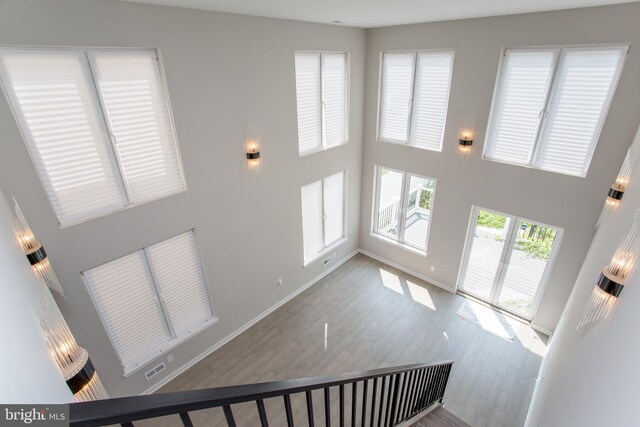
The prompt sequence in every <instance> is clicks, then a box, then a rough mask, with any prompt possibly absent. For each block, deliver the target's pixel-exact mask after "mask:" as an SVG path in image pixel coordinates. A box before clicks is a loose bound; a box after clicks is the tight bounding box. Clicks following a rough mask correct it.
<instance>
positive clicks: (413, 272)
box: [359, 249, 456, 294]
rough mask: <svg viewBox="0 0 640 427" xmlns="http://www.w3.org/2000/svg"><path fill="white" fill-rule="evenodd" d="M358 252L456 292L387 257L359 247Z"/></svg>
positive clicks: (454, 291)
mask: <svg viewBox="0 0 640 427" xmlns="http://www.w3.org/2000/svg"><path fill="white" fill-rule="evenodd" d="M359 252H360V253H361V254H363V255H366V256H368V257H369V258H373V259H375V260H378V261H380V262H381V263H384V264H387V265H388V266H390V267H393V268H397V269H398V270H400V271H404V272H405V273H407V274H410V275H412V276H415V277H417V278H418V279H421V280H424V281H425V282H428V283H431V284H432V285H435V286H437V287H439V288H442V289H444V290H445V291H449V292H451V293H452V294H454V293H456V290H455V288H452V287H451V286H447V285H445V284H444V283H441V282H438V281H437V280H434V279H432V278H430V277H427V276H425V275H424V274H420V273H416V272H415V271H413V270H410V269H408V268H407V267H404V266H402V265H400V264H396V263H395V262H393V261H389V260H388V259H386V258H383V257H381V256H380V255H376V254H373V253H371V252H367V251H365V250H364V249H360V250H359Z"/></svg>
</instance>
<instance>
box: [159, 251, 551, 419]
mask: <svg viewBox="0 0 640 427" xmlns="http://www.w3.org/2000/svg"><path fill="white" fill-rule="evenodd" d="M464 301H465V300H464V298H463V297H461V296H459V295H455V294H452V293H450V292H447V291H445V290H442V289H440V288H438V287H436V286H433V285H430V284H428V283H426V282H423V281H421V280H419V279H416V278H414V277H412V276H409V275H407V274H405V273H403V272H400V271H399V270H396V269H394V268H392V267H389V266H387V265H385V264H382V263H380V262H378V261H376V260H373V259H371V258H369V257H367V256H364V255H362V254H358V255H356V256H354V257H353V258H352V259H350V260H349V261H347V262H346V263H345V264H344V265H342V266H341V267H339V268H338V269H336V270H335V271H333V272H332V273H330V274H329V275H327V276H326V277H325V278H324V279H322V280H321V281H320V282H318V283H316V284H315V285H314V286H312V287H310V288H309V289H307V290H306V291H304V292H303V293H301V294H300V295H299V296H297V297H296V298H294V299H293V300H291V301H290V302H288V303H287V304H285V305H284V306H282V307H281V308H279V309H278V310H276V311H275V312H273V313H272V314H270V315H269V316H267V317H266V318H265V319H263V320H261V321H260V322H258V323H257V324H256V325H254V326H253V327H251V328H250V329H248V330H247V331H246V332H244V333H243V334H241V335H240V336H238V337H237V338H235V339H234V340H232V341H231V342H229V343H228V344H226V345H225V346H223V347H222V348H220V349H219V350H217V351H216V352H214V353H212V354H210V355H209V356H207V357H206V358H205V359H203V360H202V361H200V362H199V363H197V364H196V365H195V366H193V367H192V368H191V369H189V370H188V371H186V372H185V373H183V374H182V375H180V376H179V377H177V378H176V379H174V380H173V381H171V382H170V383H169V384H167V385H166V386H164V387H163V388H162V389H161V390H159V392H169V391H179V390H193V389H199V388H207V387H218V386H225V385H234V384H246V383H255V382H263V381H272V380H282V379H292V378H300V377H310V376H316V375H326V374H334V373H343V372H351V371H360V370H366V369H373V368H380V367H386V366H394V365H402V364H410V363H416V362H431V361H438V360H445V359H451V360H454V361H455V364H454V366H453V370H452V374H451V378H450V380H449V385H448V387H447V391H446V394H445V398H444V402H445V405H446V409H447V410H449V411H450V412H451V413H453V414H455V415H456V416H458V417H460V418H461V419H462V420H464V421H466V422H467V423H469V424H470V425H472V426H474V427H484V426H492V427H499V426H508V427H515V426H521V425H523V424H524V420H525V417H526V413H527V408H528V406H529V401H530V399H531V394H532V392H533V387H534V385H535V379H536V376H537V373H538V370H539V367H540V363H541V360H542V355H543V354H544V351H545V346H546V342H547V337H546V336H545V335H542V334H540V333H537V332H535V331H533V330H532V329H531V328H530V327H529V326H526V325H522V326H521V327H520V328H519V329H518V332H517V334H516V337H515V338H514V339H513V341H509V340H505V339H503V338H500V337H498V336H495V335H493V334H491V333H489V332H486V331H484V330H483V329H482V328H481V327H480V326H479V325H477V324H475V323H472V322H470V321H467V320H463V319H461V318H460V317H458V316H457V315H456V312H457V310H458V308H459V307H460V305H461V304H463V302H464ZM325 328H326V330H327V339H326V340H325ZM321 402H322V401H321V400H319V401H318V404H317V405H315V406H316V409H317V410H319V411H320V412H321V409H322V406H321V405H322V403H321ZM273 405H276V403H272V406H273ZM277 405H280V402H277ZM303 405H304V404H303V400H300V401H299V402H298V405H296V400H295V399H294V406H296V407H297V408H294V409H296V410H295V412H296V416H298V417H299V418H300V419H301V420H302V418H303V417H304V409H303ZM333 407H334V408H335V407H336V405H333ZM246 409H247V410H246V411H245V412H246V414H243V413H242V410H241V409H240V412H241V413H240V415H237V416H236V417H237V418H239V421H240V423H239V425H241V424H243V425H248V426H253V425H258V424H257V418H254V415H253V414H254V413H255V410H253V408H251V407H248V408H246ZM268 409H269V406H268ZM272 409H273V411H274V413H278V412H280V413H282V411H281V410H280V411H278V408H277V407H275V406H273V408H272ZM234 411H236V412H238V410H236V409H234ZM219 412H221V411H218V412H216V410H208V411H199V412H198V413H195V414H193V419H194V422H195V424H196V425H223V421H222V418H221V414H220V413H219ZM165 421H166V423H167V424H175V421H177V419H176V420H174V421H169V420H165ZM270 421H271V420H270ZM283 422H284V421H283V420H282V419H276V421H274V422H272V423H271V425H275V426H279V425H281V424H279V423H283ZM153 425H159V423H158V422H157V421H156V422H154V423H153ZM301 425H304V424H301Z"/></svg>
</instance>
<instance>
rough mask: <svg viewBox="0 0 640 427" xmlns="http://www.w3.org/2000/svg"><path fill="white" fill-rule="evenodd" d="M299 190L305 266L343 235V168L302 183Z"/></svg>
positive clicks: (337, 243) (340, 241)
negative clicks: (316, 179) (326, 175)
mask: <svg viewBox="0 0 640 427" xmlns="http://www.w3.org/2000/svg"><path fill="white" fill-rule="evenodd" d="M300 192H301V196H302V198H301V199H302V237H303V243H304V265H305V266H306V265H308V264H310V263H311V262H313V261H315V260H316V259H317V258H318V257H320V256H322V255H323V254H324V253H326V251H328V250H330V249H332V248H333V247H335V246H336V245H339V244H340V243H342V242H343V241H344V240H345V239H346V233H345V220H344V218H345V206H346V203H345V196H346V191H345V172H344V171H342V172H338V173H336V174H334V175H331V176H328V177H326V178H322V179H321V180H318V181H315V182H312V183H311V184H308V185H305V186H304V187H302V189H301V191H300Z"/></svg>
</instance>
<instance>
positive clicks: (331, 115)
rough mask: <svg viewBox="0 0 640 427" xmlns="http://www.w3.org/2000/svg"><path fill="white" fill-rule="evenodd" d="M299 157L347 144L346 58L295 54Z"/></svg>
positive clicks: (309, 53) (303, 53) (334, 54)
mask: <svg viewBox="0 0 640 427" xmlns="http://www.w3.org/2000/svg"><path fill="white" fill-rule="evenodd" d="M295 58H296V94H297V103H298V150H299V153H300V156H304V155H307V154H311V153H315V152H317V151H321V150H326V149H329V148H332V147H336V146H338V145H341V144H345V143H346V142H347V141H348V139H349V138H348V126H347V123H348V119H347V117H348V96H347V94H348V63H347V60H348V55H347V54H346V53H324V52H296V54H295Z"/></svg>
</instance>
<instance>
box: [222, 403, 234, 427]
mask: <svg viewBox="0 0 640 427" xmlns="http://www.w3.org/2000/svg"><path fill="white" fill-rule="evenodd" d="M222 410H223V411H224V417H225V419H226V420H227V426H228V427H236V420H235V419H234V418H233V411H232V410H231V406H229V405H224V406H223V407H222Z"/></svg>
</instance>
